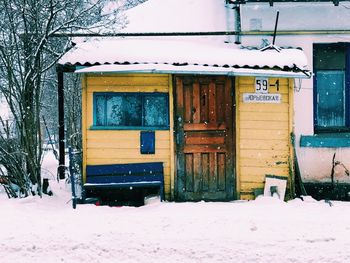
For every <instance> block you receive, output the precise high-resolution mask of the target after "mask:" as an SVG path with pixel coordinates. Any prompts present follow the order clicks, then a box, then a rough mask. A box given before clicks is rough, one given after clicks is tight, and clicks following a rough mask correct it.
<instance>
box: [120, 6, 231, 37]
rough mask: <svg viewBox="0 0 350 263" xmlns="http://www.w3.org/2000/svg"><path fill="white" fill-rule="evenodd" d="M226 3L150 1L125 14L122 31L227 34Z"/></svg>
mask: <svg viewBox="0 0 350 263" xmlns="http://www.w3.org/2000/svg"><path fill="white" fill-rule="evenodd" d="M228 11H231V12H232V10H226V8H225V0H148V1H146V2H145V3H143V4H140V5H138V6H136V7H134V8H132V9H129V10H127V11H126V12H125V15H126V17H127V20H128V21H129V23H128V24H127V26H126V28H125V29H123V30H122V32H128V33H133V32H191V31H192V32H200V31H203V32H207V31H226V30H227V24H226V23H227V22H226V21H227V20H226V12H228Z"/></svg>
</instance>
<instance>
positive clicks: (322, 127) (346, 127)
mask: <svg viewBox="0 0 350 263" xmlns="http://www.w3.org/2000/svg"><path fill="white" fill-rule="evenodd" d="M349 47H350V45H349V44H347V43H337V44H315V45H314V53H313V54H314V56H313V58H314V72H315V75H314V127H315V133H329V132H349V131H350V108H349V105H350V104H349V103H350V97H349V90H350V85H349V80H350V67H349V66H350V63H349V55H350V48H349Z"/></svg>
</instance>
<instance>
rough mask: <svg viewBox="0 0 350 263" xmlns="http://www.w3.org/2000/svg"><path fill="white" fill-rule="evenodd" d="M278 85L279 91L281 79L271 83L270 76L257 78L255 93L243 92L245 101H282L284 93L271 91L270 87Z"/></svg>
mask: <svg viewBox="0 0 350 263" xmlns="http://www.w3.org/2000/svg"><path fill="white" fill-rule="evenodd" d="M270 86H273V87H276V89H277V91H279V80H277V81H276V83H275V84H271V85H269V79H268V78H255V93H243V102H244V103H281V101H282V95H281V94H279V93H269V87H270Z"/></svg>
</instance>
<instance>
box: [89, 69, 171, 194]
mask: <svg viewBox="0 0 350 263" xmlns="http://www.w3.org/2000/svg"><path fill="white" fill-rule="evenodd" d="M82 88H83V105H82V107H83V110H82V113H83V116H82V120H83V125H82V126H83V127H82V130H83V158H84V161H83V171H84V180H85V170H86V169H85V168H86V165H97V164H118V163H142V162H163V164H164V181H165V195H166V198H167V199H169V198H171V193H172V192H173V191H172V190H171V189H173V185H172V183H171V182H173V181H174V180H172V179H171V176H170V175H171V174H174V172H173V167H171V165H170V164H171V163H173V159H174V156H173V152H174V150H173V132H172V131H173V117H172V112H173V109H172V108H173V101H172V100H173V99H172V98H173V96H172V93H173V92H172V81H171V77H170V76H169V75H165V74H163V75H156V74H134V75H126V74H118V75H116V74H115V75H112V74H110V75H100V74H98V75H93V74H89V75H85V76H84V77H83V83H82ZM94 92H166V93H169V107H170V108H169V112H170V116H169V121H170V130H166V131H160V130H159V131H156V134H155V136H156V146H155V154H146V155H145V154H140V131H138V130H91V129H90V127H91V126H92V125H93V93H94Z"/></svg>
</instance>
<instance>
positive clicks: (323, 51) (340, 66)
mask: <svg viewBox="0 0 350 263" xmlns="http://www.w3.org/2000/svg"><path fill="white" fill-rule="evenodd" d="M345 58H346V48H345V47H341V46H334V45H324V44H322V45H316V46H315V49H314V63H315V67H316V69H318V70H327V69H330V70H344V69H345V64H346V62H345Z"/></svg>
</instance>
